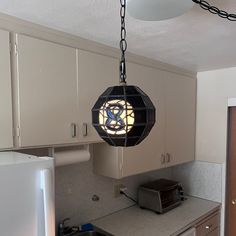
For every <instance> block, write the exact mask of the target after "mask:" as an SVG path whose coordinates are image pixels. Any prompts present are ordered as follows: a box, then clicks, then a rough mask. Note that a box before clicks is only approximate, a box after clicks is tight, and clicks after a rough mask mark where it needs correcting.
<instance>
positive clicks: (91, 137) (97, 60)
mask: <svg viewBox="0 0 236 236" xmlns="http://www.w3.org/2000/svg"><path fill="white" fill-rule="evenodd" d="M78 62H79V70H78V72H79V80H78V94H79V99H78V108H79V116H78V120H79V140H80V141H81V142H100V141H101V138H100V137H99V136H98V134H97V132H96V130H95V129H94V128H93V126H92V113H91V109H92V107H93V106H94V104H95V102H96V101H97V99H98V97H99V96H100V95H101V94H102V93H103V92H104V91H105V90H106V89H107V88H108V87H110V86H115V85H118V84H119V71H118V69H119V64H118V60H117V59H114V58H111V57H108V56H103V55H99V54H95V53H91V52H87V51H83V50H79V57H78Z"/></svg>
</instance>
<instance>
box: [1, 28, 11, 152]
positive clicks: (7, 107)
mask: <svg viewBox="0 0 236 236" xmlns="http://www.w3.org/2000/svg"><path fill="white" fill-rule="evenodd" d="M0 68H1V69H0V133H1V135H0V148H1V149H5V148H11V147H13V135H12V129H13V127H12V92H11V70H10V45H9V32H7V31H3V30H0Z"/></svg>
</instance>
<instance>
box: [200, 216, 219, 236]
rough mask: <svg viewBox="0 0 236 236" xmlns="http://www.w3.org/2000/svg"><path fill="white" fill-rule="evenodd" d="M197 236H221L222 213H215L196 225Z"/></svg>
mask: <svg viewBox="0 0 236 236" xmlns="http://www.w3.org/2000/svg"><path fill="white" fill-rule="evenodd" d="M195 227H196V236H206V235H211V236H219V235H220V213H219V212H217V213H214V214H212V215H210V216H208V217H207V218H206V219H204V220H202V221H200V222H198V223H197V224H196V226H195Z"/></svg>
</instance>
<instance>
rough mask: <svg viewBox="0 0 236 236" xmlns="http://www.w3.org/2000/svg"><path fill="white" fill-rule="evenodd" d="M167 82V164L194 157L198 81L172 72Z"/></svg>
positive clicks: (189, 159) (174, 163) (181, 161)
mask: <svg viewBox="0 0 236 236" xmlns="http://www.w3.org/2000/svg"><path fill="white" fill-rule="evenodd" d="M165 83H166V86H165V87H166V104H165V107H166V136H165V137H166V141H165V143H166V164H167V166H172V165H176V164H180V163H184V162H188V161H191V160H194V158H195V134H196V132H195V129H196V83H197V80H195V79H192V78H187V77H184V76H179V75H176V74H173V73H169V74H168V77H167V78H166V80H165Z"/></svg>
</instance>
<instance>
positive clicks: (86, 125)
mask: <svg viewBox="0 0 236 236" xmlns="http://www.w3.org/2000/svg"><path fill="white" fill-rule="evenodd" d="M82 134H83V136H84V137H86V136H88V124H87V123H83V126H82Z"/></svg>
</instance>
